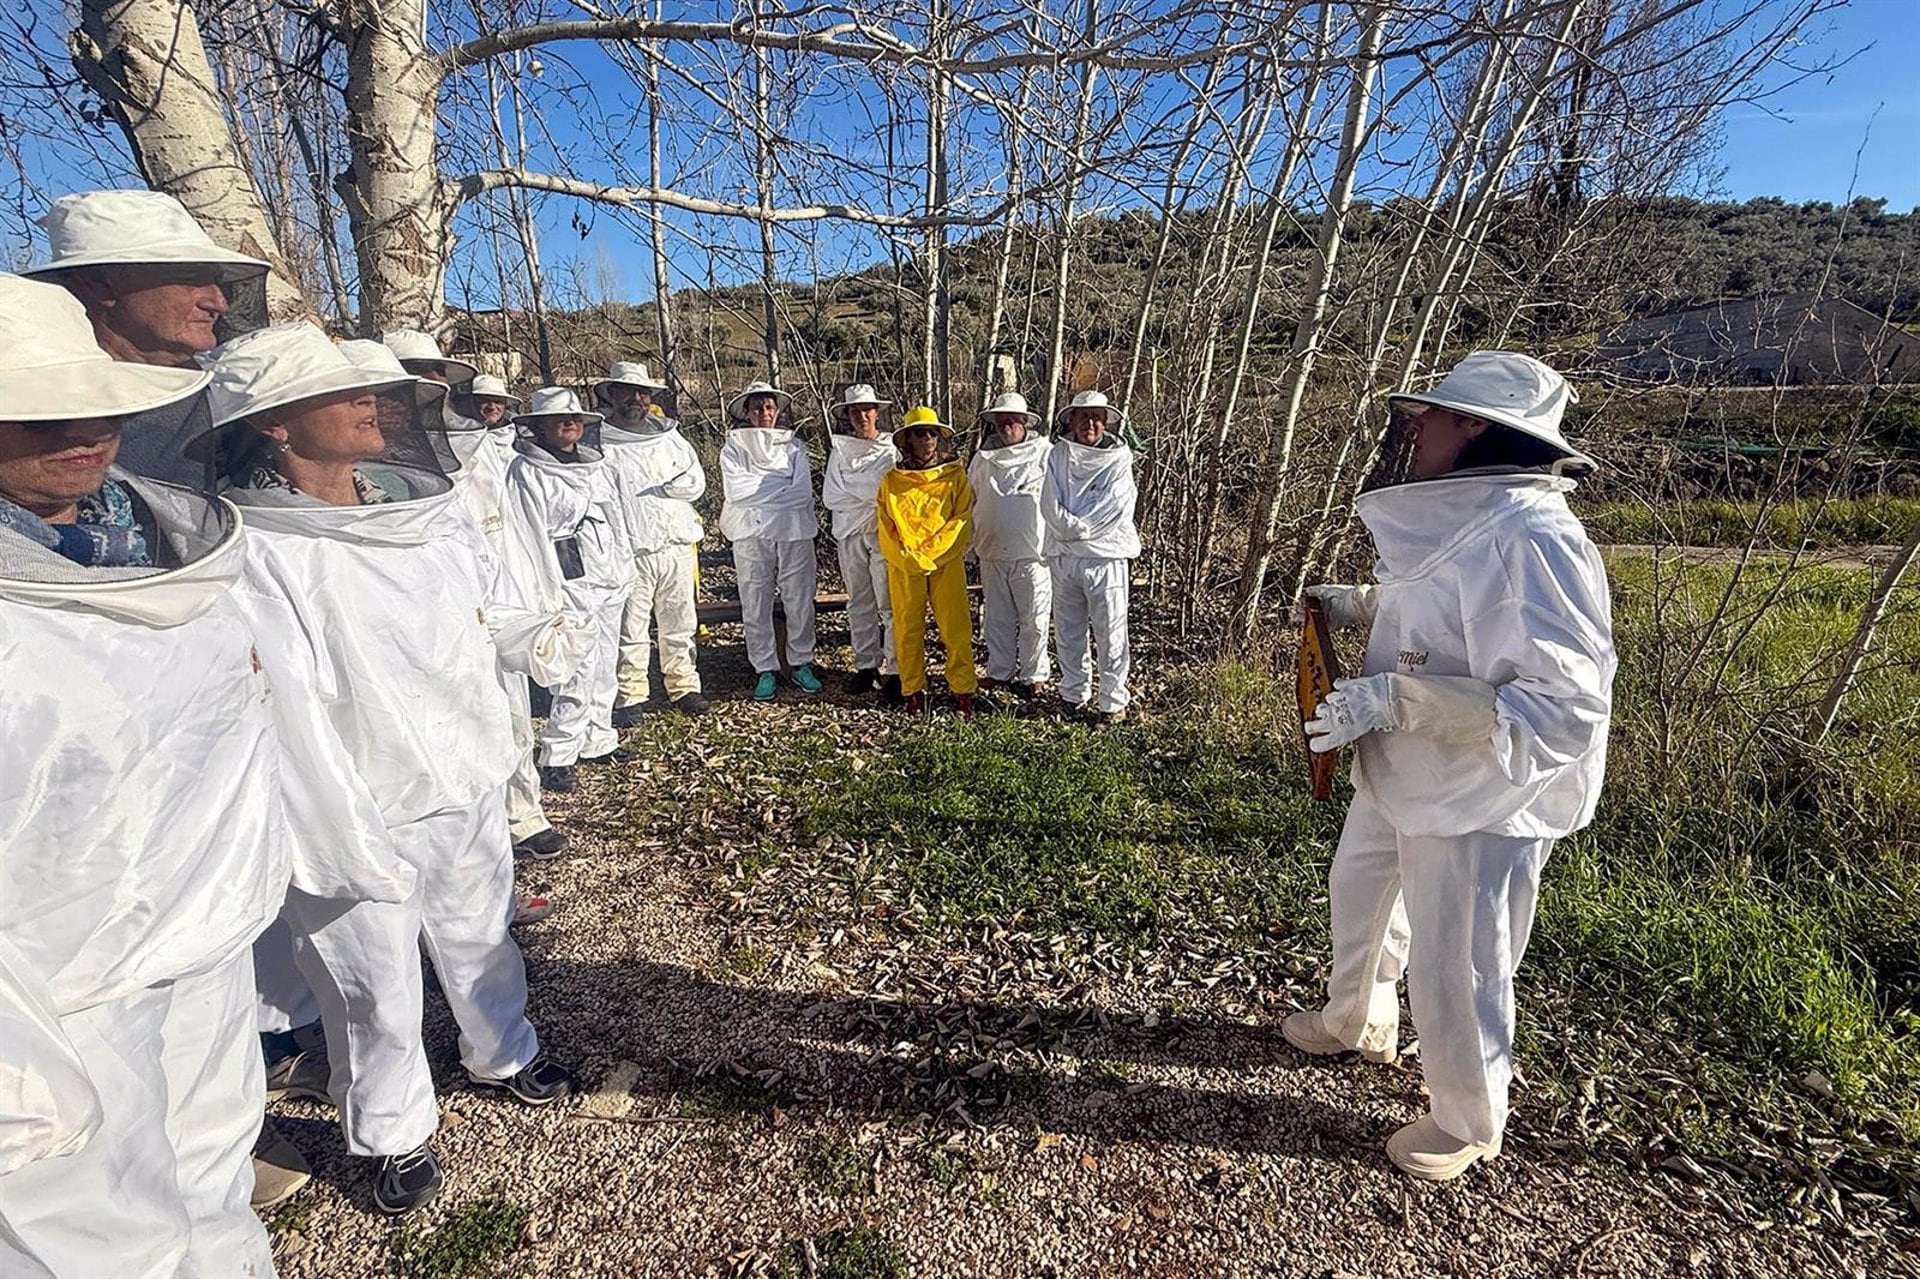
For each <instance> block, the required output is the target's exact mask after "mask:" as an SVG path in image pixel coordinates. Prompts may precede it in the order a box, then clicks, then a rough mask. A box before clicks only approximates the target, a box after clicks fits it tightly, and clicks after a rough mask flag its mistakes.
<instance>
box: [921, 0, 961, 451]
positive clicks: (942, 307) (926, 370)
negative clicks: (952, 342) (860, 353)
mask: <svg viewBox="0 0 1920 1279" xmlns="http://www.w3.org/2000/svg"><path fill="white" fill-rule="evenodd" d="M927 24H928V27H929V31H928V46H929V48H930V49H931V51H932V54H933V59H934V65H933V67H932V69H931V70H929V71H928V73H927V173H926V212H927V216H928V217H934V216H936V215H937V214H939V213H941V212H942V211H944V210H945V209H946V207H947V78H946V76H945V75H944V74H943V73H942V72H941V70H940V67H939V61H940V58H941V57H942V56H943V54H944V51H945V47H946V15H945V11H944V8H943V4H942V0H930V3H929V5H928V10H927ZM946 247H947V229H946V227H945V226H944V225H934V226H930V227H928V228H927V282H926V299H925V314H924V316H923V319H924V321H925V325H924V330H925V331H924V333H923V341H922V347H921V355H922V359H921V380H922V385H923V386H924V387H925V388H926V396H927V398H926V400H925V401H924V403H926V404H928V405H929V406H931V407H932V408H934V409H936V410H937V411H938V412H939V413H940V420H941V421H943V422H950V421H952V420H953V405H952V402H951V401H952V396H951V394H950V391H951V388H950V387H949V386H948V380H947V360H948V351H947V341H948V336H949V334H948V328H947V319H948V315H947V261H946Z"/></svg>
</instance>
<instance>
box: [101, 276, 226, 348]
mask: <svg viewBox="0 0 1920 1279" xmlns="http://www.w3.org/2000/svg"><path fill="white" fill-rule="evenodd" d="M71 284H72V286H73V291H74V293H75V294H77V295H78V296H79V298H80V300H81V301H82V302H84V303H86V305H87V310H88V312H89V314H91V315H92V317H93V319H94V322H95V323H96V324H97V325H99V326H100V327H102V328H105V329H107V330H108V331H109V332H110V333H112V334H113V335H114V336H115V337H117V338H119V339H120V341H121V342H122V343H124V344H125V345H126V346H127V347H131V348H132V349H133V350H135V351H139V352H142V353H143V354H145V355H148V356H150V357H153V358H152V360H151V361H150V362H155V363H158V362H161V360H165V361H166V362H169V363H173V364H178V365H186V364H191V363H192V362H193V357H194V356H196V355H203V354H205V353H206V352H208V351H211V350H212V349H213V348H214V347H215V346H217V345H219V339H218V338H216V337H215V336H214V332H213V328H214V325H215V324H216V323H217V322H218V321H219V319H220V317H221V316H223V315H225V314H226V313H227V294H226V290H224V289H222V288H221V287H220V278H219V274H218V273H217V272H216V271H215V270H214V269H213V268H212V267H210V266H202V265H198V264H195V263H191V262H185V263H178V264H169V263H138V264H131V265H126V266H111V267H92V268H87V269H83V270H80V271H76V272H75V273H74V276H73V279H72V281H71Z"/></svg>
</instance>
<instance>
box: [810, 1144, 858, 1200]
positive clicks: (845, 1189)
mask: <svg viewBox="0 0 1920 1279" xmlns="http://www.w3.org/2000/svg"><path fill="white" fill-rule="evenodd" d="M800 1171H801V1174H802V1175H803V1176H804V1177H806V1179H807V1180H808V1181H810V1182H812V1183H813V1184H814V1185H815V1186H817V1187H819V1188H820V1189H821V1190H824V1191H826V1192H827V1193H828V1194H830V1195H832V1196H833V1197H834V1198H836V1199H853V1198H859V1197H861V1196H864V1195H868V1194H871V1193H872V1192H873V1166H872V1164H871V1163H869V1162H868V1160H867V1157H866V1156H865V1155H863V1154H861V1153H860V1150H859V1148H858V1147H856V1146H855V1145H854V1144H853V1143H852V1142H850V1141H844V1140H840V1139H838V1138H836V1139H834V1140H831V1141H828V1142H827V1143H826V1144H825V1145H823V1146H821V1147H820V1149H818V1150H816V1151H814V1152H813V1154H812V1155H811V1156H809V1157H808V1159H807V1161H806V1162H805V1164H803V1165H802V1166H801V1169H800Z"/></svg>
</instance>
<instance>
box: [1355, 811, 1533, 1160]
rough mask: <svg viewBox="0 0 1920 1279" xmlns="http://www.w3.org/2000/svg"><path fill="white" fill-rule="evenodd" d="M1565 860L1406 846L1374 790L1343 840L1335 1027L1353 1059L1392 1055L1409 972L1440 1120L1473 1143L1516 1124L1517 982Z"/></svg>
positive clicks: (1511, 845)
mask: <svg viewBox="0 0 1920 1279" xmlns="http://www.w3.org/2000/svg"><path fill="white" fill-rule="evenodd" d="M1552 850H1553V841H1552V840H1550V839H1521V838H1516V837H1514V836H1508V835H1487V834H1471V835H1453V836H1446V837H1432V836H1414V835H1403V834H1400V833H1399V832H1398V831H1396V830H1394V828H1393V827H1392V826H1391V825H1390V824H1389V823H1388V822H1387V819H1386V816H1385V815H1384V814H1383V813H1382V812H1381V811H1380V808H1379V805H1378V802H1377V801H1375V800H1374V798H1373V797H1372V795H1371V794H1370V793H1369V792H1368V790H1367V789H1366V788H1365V787H1362V788H1361V789H1359V790H1358V791H1356V792H1355V794H1354V798H1353V807H1352V808H1350V809H1349V810H1348V811H1347V823H1346V826H1345V827H1344V828H1343V829H1342V830H1341V832H1340V846H1339V849H1338V850H1337V851H1336V852H1335V853H1334V857H1333V871H1332V874H1331V877H1330V889H1331V895H1332V898H1333V902H1332V916H1333V975H1332V977H1331V978H1330V979H1329V980H1328V982H1327V1006H1326V1009H1325V1011H1324V1012H1323V1013H1322V1014H1321V1015H1322V1017H1323V1019H1324V1021H1325V1025H1326V1028H1327V1030H1328V1031H1329V1032H1330V1033H1332V1034H1333V1035H1334V1036H1335V1037H1336V1038H1338V1039H1340V1040H1341V1041H1342V1042H1344V1043H1346V1044H1348V1045H1349V1046H1351V1047H1354V1048H1365V1049H1381V1048H1386V1047H1389V1046H1392V1045H1393V1044H1394V1043H1395V1042H1396V1040H1397V1038H1398V1035H1399V1030H1400V1000H1399V996H1398V993H1397V991H1396V988H1395V983H1396V982H1398V981H1399V979H1400V977H1401V975H1402V974H1403V973H1404V974H1405V975H1406V978H1407V998H1408V1003H1409V1004H1410V1005H1411V1006H1412V1009H1413V1021H1414V1025H1415V1027H1416V1028H1417V1029H1418V1030H1419V1032H1420V1062H1421V1072H1422V1074H1423V1075H1424V1076H1425V1078H1426V1084H1427V1091H1428V1093H1429V1094H1431V1096H1432V1099H1433V1117H1434V1120H1435V1121H1436V1122H1438V1123H1439V1125H1440V1126H1441V1127H1442V1128H1444V1129H1445V1130H1446V1131H1447V1132H1448V1134H1450V1135H1451V1136H1454V1137H1457V1138H1459V1139H1460V1140H1462V1141H1472V1142H1489V1141H1492V1140H1494V1139H1495V1138H1496V1137H1498V1136H1500V1134H1501V1133H1502V1132H1503V1131H1504V1130H1505V1128H1506V1125H1507V1088H1508V1085H1509V1083H1510V1082H1511V1080H1512V1078H1513V1024H1514V1007H1513V974H1514V971H1515V969H1517V968H1518V967H1519V966H1520V959H1521V957H1522V956H1523V955H1525V954H1526V950H1527V939H1528V937H1529V936H1530V935H1531V934H1532V931H1533V913H1534V906H1535V903H1536V902H1537V901H1538V898H1539V894H1540V871H1541V868H1542V867H1543V866H1544V865H1545V864H1546V860H1547V855H1548V854H1549V853H1550V852H1552Z"/></svg>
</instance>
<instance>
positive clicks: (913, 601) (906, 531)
mask: <svg viewBox="0 0 1920 1279" xmlns="http://www.w3.org/2000/svg"><path fill="white" fill-rule="evenodd" d="M879 502H880V518H879V521H878V525H877V528H878V532H879V535H880V553H881V554H882V555H884V556H886V559H887V594H888V595H889V596H890V597H891V603H892V605H893V644H894V649H895V654H894V655H895V657H896V659H897V660H898V662H899V667H900V692H901V693H902V694H903V695H905V696H909V697H911V696H912V695H913V694H915V693H917V692H920V691H921V690H922V689H924V688H926V686H927V604H928V603H929V601H931V603H932V604H933V621H934V624H935V625H936V626H938V627H939V628H940V640H941V642H942V643H943V644H945V645H946V646H947V687H948V688H950V689H952V690H953V691H954V692H955V693H968V694H970V693H972V692H973V691H974V690H975V689H977V688H978V687H979V686H980V680H979V676H978V674H977V673H976V672H975V671H974V668H973V618H972V615H971V613H970V611H969V609H968V607H967V566H966V561H965V559H964V556H965V555H966V551H967V542H968V540H969V539H970V538H971V536H972V530H973V488H972V486H971V485H969V484H968V483H967V468H966V467H964V466H962V465H961V464H960V463H959V462H947V463H944V464H942V465H940V466H935V467H931V468H929V469H927V470H924V471H916V470H909V469H906V468H904V467H896V468H895V469H893V470H892V471H889V472H888V473H887V476H886V478H885V479H883V480H882V481H881V482H880V498H879Z"/></svg>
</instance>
